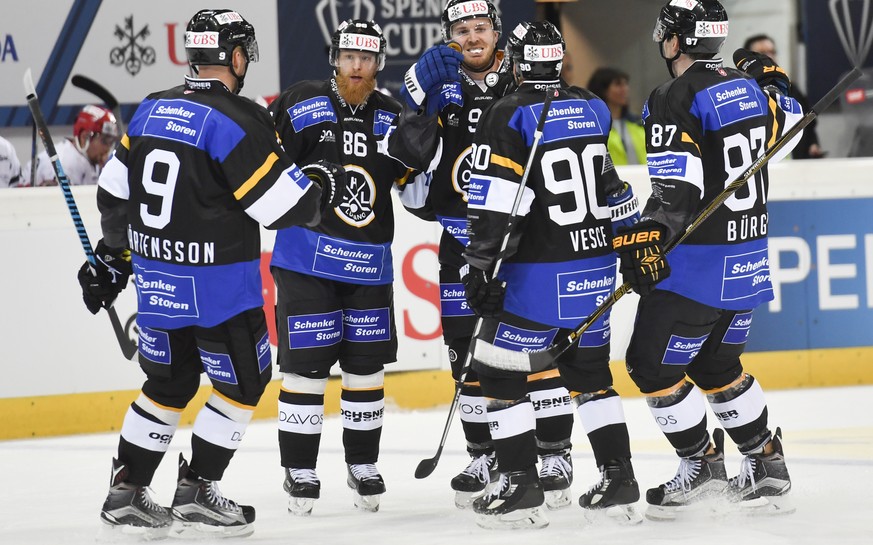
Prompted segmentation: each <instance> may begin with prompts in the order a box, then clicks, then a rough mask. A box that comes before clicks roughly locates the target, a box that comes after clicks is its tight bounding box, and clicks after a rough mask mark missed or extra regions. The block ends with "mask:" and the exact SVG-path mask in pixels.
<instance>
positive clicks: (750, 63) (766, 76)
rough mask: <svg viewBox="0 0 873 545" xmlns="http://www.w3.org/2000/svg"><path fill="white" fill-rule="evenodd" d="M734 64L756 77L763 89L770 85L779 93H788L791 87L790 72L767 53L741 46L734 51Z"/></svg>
mask: <svg viewBox="0 0 873 545" xmlns="http://www.w3.org/2000/svg"><path fill="white" fill-rule="evenodd" d="M734 64H735V65H736V66H737V68H738V69H740V70H742V71H743V72H745V73H746V74H748V75H750V76H752V77H753V78H755V81H757V82H758V85H759V86H761V89H763V90H765V91H767V90H768V87H769V88H770V89H772V90H775V91H776V92H777V93H779V94H782V95H787V94H788V89H789V88H790V87H791V80H790V79H788V74H786V73H785V70H783V69H782V68H781V67H780V66H779V65H778V64H776V63H775V62H773V59H771V58H770V57H768V56H767V55H764V54H763V53H755V52H754V51H749V50H748V49H743V48H740V49H737V50H736V51H734Z"/></svg>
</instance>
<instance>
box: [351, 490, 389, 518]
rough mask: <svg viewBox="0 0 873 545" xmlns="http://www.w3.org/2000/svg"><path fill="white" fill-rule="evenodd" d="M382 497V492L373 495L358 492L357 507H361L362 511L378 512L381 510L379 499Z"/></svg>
mask: <svg viewBox="0 0 873 545" xmlns="http://www.w3.org/2000/svg"><path fill="white" fill-rule="evenodd" d="M381 498H382V494H373V495H372V496H361V495H360V494H358V493H357V492H356V493H355V507H357V508H358V509H360V510H361V511H368V512H370V513H376V512H377V511H379V501H380V500H381Z"/></svg>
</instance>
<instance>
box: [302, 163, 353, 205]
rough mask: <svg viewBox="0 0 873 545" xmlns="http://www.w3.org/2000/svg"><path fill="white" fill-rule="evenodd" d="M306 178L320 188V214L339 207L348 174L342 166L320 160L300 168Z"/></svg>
mask: <svg viewBox="0 0 873 545" xmlns="http://www.w3.org/2000/svg"><path fill="white" fill-rule="evenodd" d="M300 170H302V171H303V174H305V175H306V177H307V178H309V179H310V180H312V181H313V182H314V183H316V184H318V186H319V187H321V211H322V213H324V212H326V211H328V210H329V209H331V208H334V207H336V206H339V205H340V203H341V202H343V193H344V192H345V190H346V184H347V183H348V174H346V169H345V168H343V166H342V165H338V164H336V163H331V162H329V161H325V160H324V159H321V160H319V161H316V162H315V163H310V164H308V165H306V166H305V167H303V168H301V169H300Z"/></svg>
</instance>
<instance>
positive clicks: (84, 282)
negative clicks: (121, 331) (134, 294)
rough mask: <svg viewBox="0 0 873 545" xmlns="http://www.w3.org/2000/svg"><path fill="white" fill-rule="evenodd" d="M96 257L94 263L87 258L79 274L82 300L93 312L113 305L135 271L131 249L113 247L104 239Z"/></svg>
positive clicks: (95, 252) (95, 253)
mask: <svg viewBox="0 0 873 545" xmlns="http://www.w3.org/2000/svg"><path fill="white" fill-rule="evenodd" d="M94 258H95V259H94V261H95V264H94V265H92V264H91V262H90V261H86V262H85V264H84V265H82V267H81V268H80V269H79V274H78V277H79V285H81V286H82V299H83V300H84V301H85V306H86V307H88V311H89V312H91V314H97V313H98V312H99V311H100V309H101V308H109V307H111V306H112V304H113V303H114V302H115V299H116V298H117V297H118V294H119V293H121V290H123V289H124V288H125V287H127V281H128V279H129V278H130V275H131V273H132V272H133V269H132V267H131V264H130V250H127V249H125V248H110V247H108V246H106V244H104V243H103V239H101V240H100V242H98V243H97V248H96V249H95V250H94Z"/></svg>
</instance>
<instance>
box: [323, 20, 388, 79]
mask: <svg viewBox="0 0 873 545" xmlns="http://www.w3.org/2000/svg"><path fill="white" fill-rule="evenodd" d="M387 45H388V42H387V40H385V35H384V34H382V27H380V26H379V25H378V24H376V23H375V22H373V21H367V20H365V19H349V20H347V21H343V22H342V23H340V26H338V27H337V29H336V31H334V33H333V37H331V40H330V65H331V66H333V67H336V66H337V59H338V58H339V52H340V49H354V50H355V51H367V52H369V53H374V54H375V55H376V64H377V66H378V68H377V69H376V70H377V71H379V70H382V69H383V68H385V48H386V47H387Z"/></svg>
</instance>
